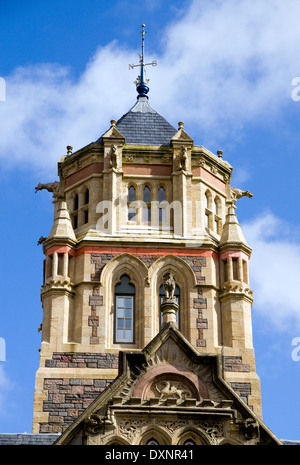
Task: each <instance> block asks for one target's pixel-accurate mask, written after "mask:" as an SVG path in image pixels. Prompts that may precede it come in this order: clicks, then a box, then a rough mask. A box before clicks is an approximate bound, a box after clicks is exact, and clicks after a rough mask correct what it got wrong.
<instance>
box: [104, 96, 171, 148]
mask: <svg viewBox="0 0 300 465" xmlns="http://www.w3.org/2000/svg"><path fill="white" fill-rule="evenodd" d="M116 128H117V130H118V131H119V132H120V133H121V134H122V135H123V136H124V137H125V143H126V144H134V145H170V142H171V139H172V137H173V136H174V135H175V134H176V133H177V130H176V129H175V128H174V127H173V126H172V125H171V124H170V123H168V122H167V121H166V120H165V118H163V117H162V116H161V115H159V114H158V113H157V112H156V111H155V110H153V108H152V107H151V106H150V104H149V102H148V98H147V97H146V96H138V99H137V102H136V104H135V105H134V106H133V107H132V108H131V109H130V110H129V111H128V112H127V113H126V114H125V115H123V116H122V117H121V118H120V119H119V120H118V121H117V123H116ZM101 141H102V136H101V137H100V138H99V139H98V140H97V142H101Z"/></svg>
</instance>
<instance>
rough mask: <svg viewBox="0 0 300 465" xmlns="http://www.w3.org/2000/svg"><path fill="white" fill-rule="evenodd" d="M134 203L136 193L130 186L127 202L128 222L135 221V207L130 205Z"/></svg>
mask: <svg viewBox="0 0 300 465" xmlns="http://www.w3.org/2000/svg"><path fill="white" fill-rule="evenodd" d="M135 201H136V192H135V188H134V186H130V187H129V189H128V201H127V209H128V221H135V220H136V207H135V206H134V205H132V202H135Z"/></svg>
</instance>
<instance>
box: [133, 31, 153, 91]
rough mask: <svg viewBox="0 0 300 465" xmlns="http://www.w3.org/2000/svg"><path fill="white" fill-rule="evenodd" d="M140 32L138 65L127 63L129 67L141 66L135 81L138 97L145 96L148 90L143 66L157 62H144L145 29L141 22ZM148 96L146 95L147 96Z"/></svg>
mask: <svg viewBox="0 0 300 465" xmlns="http://www.w3.org/2000/svg"><path fill="white" fill-rule="evenodd" d="M140 32H141V34H142V53H141V55H140V63H139V64H138V65H129V69H133V68H137V67H138V66H140V67H141V75H140V76H139V77H138V80H137V81H136V84H138V85H137V88H136V89H137V91H138V94H139V97H147V94H148V92H149V87H148V86H147V83H148V81H146V82H145V79H144V74H146V72H144V67H145V66H149V65H150V66H156V65H157V62H156V61H155V60H153V61H152V62H151V63H145V62H144V44H145V34H146V32H147V31H145V24H142V30H141V31H140ZM147 98H148V97H147Z"/></svg>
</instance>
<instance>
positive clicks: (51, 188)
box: [35, 181, 59, 197]
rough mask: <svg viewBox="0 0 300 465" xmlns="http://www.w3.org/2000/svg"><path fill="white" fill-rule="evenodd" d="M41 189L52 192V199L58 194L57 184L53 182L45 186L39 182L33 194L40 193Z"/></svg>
mask: <svg viewBox="0 0 300 465" xmlns="http://www.w3.org/2000/svg"><path fill="white" fill-rule="evenodd" d="M43 189H45V190H47V191H48V192H52V193H53V197H56V196H57V195H58V194H59V182H58V181H54V182H48V183H47V184H42V183H40V182H39V183H38V185H37V186H36V188H35V192H37V191H41V190H43Z"/></svg>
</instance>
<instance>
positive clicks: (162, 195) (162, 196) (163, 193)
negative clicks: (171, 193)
mask: <svg viewBox="0 0 300 465" xmlns="http://www.w3.org/2000/svg"><path fill="white" fill-rule="evenodd" d="M164 200H166V191H165V189H164V188H163V187H160V188H159V189H158V201H159V202H163V201H164Z"/></svg>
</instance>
